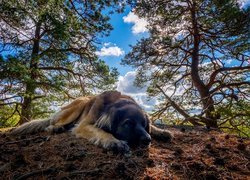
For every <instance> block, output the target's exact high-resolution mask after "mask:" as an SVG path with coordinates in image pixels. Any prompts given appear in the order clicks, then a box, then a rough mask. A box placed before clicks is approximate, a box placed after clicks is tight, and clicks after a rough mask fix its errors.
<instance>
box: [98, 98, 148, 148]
mask: <svg viewBox="0 0 250 180" xmlns="http://www.w3.org/2000/svg"><path fill="white" fill-rule="evenodd" d="M96 125H97V126H98V127H100V128H102V129H104V130H106V131H108V132H110V133H112V134H113V135H114V137H116V138H117V139H119V140H123V141H126V142H127V143H128V144H129V145H146V146H147V145H149V144H150V142H151V137H150V135H149V129H150V122H149V119H148V118H147V115H146V114H145V113H144V111H143V110H142V109H141V108H140V106H139V105H138V104H136V103H135V101H133V100H132V99H126V98H121V99H119V100H117V101H116V102H115V103H113V104H111V105H109V106H108V107H107V108H106V110H105V111H104V113H103V115H102V116H101V118H100V119H99V120H98V121H97V123H96Z"/></svg>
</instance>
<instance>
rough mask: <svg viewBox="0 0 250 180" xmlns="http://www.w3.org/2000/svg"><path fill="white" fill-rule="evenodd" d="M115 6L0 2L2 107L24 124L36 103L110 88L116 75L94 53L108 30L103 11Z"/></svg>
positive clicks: (51, 0)
mask: <svg viewBox="0 0 250 180" xmlns="http://www.w3.org/2000/svg"><path fill="white" fill-rule="evenodd" d="M118 3H119V1H116V0H114V1H78V0H69V1H64V0H36V1H35V0H30V1H25V0H2V1H0V48H1V54H2V56H1V58H0V83H1V85H0V94H1V95H0V97H1V99H0V102H1V103H0V105H1V106H6V105H7V106H9V107H11V108H12V110H13V111H14V112H15V113H19V115H20V116H21V120H20V121H19V123H20V124H22V123H24V122H26V121H29V120H30V119H31V118H35V110H34V106H35V104H39V103H42V101H44V100H45V99H46V98H47V103H48V102H50V103H51V100H53V99H52V98H64V99H65V97H77V96H79V95H85V94H88V93H90V92H91V91H93V89H94V88H96V89H105V88H112V87H113V86H112V84H113V83H114V82H115V81H116V78H117V75H118V72H117V70H116V69H109V67H108V66H107V65H106V64H105V63H104V61H102V60H100V59H98V57H97V56H96V54H95V51H96V50H97V46H98V44H97V43H98V38H99V37H101V36H105V35H108V34H109V32H110V31H111V30H112V26H111V25H110V24H109V22H108V20H109V16H108V15H109V14H108V13H107V12H105V13H103V11H104V10H105V8H107V7H114V8H115V9H116V10H117V11H118V10H121V9H122V6H119V4H118ZM114 8H113V9H114ZM110 9H111V8H110ZM54 100H55V99H54ZM15 113H13V114H15Z"/></svg>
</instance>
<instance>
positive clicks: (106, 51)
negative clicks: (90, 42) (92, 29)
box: [95, 43, 125, 56]
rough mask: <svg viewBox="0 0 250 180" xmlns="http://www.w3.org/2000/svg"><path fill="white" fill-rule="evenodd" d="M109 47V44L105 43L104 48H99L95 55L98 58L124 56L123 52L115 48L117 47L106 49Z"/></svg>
mask: <svg viewBox="0 0 250 180" xmlns="http://www.w3.org/2000/svg"><path fill="white" fill-rule="evenodd" d="M108 45H110V43H105V44H104V47H102V48H101V50H100V51H96V52H95V53H96V55H98V56H122V55H124V54H125V52H124V51H123V50H122V49H121V48H119V47H117V46H110V47H106V46H108Z"/></svg>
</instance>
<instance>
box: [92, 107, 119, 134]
mask: <svg viewBox="0 0 250 180" xmlns="http://www.w3.org/2000/svg"><path fill="white" fill-rule="evenodd" d="M115 116H116V108H114V107H112V108H109V109H108V110H106V111H105V112H103V113H102V115H101V116H100V118H99V119H98V120H97V121H96V122H95V126H96V127H98V128H101V129H103V130H104V131H107V132H111V130H112V126H113V122H114V119H115V118H116V117H115Z"/></svg>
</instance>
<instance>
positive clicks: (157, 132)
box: [150, 124, 173, 142]
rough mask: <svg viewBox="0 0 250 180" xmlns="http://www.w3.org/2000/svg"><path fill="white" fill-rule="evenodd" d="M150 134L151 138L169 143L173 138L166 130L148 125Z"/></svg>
mask: <svg viewBox="0 0 250 180" xmlns="http://www.w3.org/2000/svg"><path fill="white" fill-rule="evenodd" d="M150 134H151V136H152V137H153V138H155V139H157V140H161V141H165V142H170V141H171V140H172V138H173V135H172V134H171V133H170V132H169V131H168V130H165V129H160V128H157V127H155V126H154V125H152V124H151V125H150Z"/></svg>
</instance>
